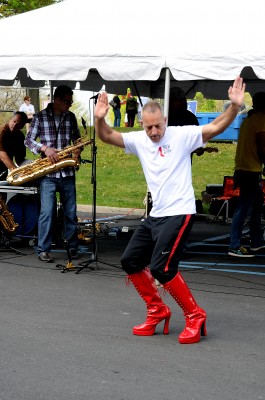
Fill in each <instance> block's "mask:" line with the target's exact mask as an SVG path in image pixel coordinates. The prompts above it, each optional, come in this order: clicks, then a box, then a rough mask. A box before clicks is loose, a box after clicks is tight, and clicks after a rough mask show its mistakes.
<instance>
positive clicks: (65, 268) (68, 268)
mask: <svg viewBox="0 0 265 400" xmlns="http://www.w3.org/2000/svg"><path fill="white" fill-rule="evenodd" d="M64 245H65V249H66V252H67V258H68V263H67V264H66V265H63V264H56V268H61V272H62V273H64V272H65V271H75V269H76V268H75V266H74V264H73V263H72V257H71V252H70V249H69V245H68V242H67V240H64Z"/></svg>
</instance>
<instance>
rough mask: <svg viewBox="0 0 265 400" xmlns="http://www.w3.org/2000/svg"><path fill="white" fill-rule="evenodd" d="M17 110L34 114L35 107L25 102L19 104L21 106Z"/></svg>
mask: <svg viewBox="0 0 265 400" xmlns="http://www.w3.org/2000/svg"><path fill="white" fill-rule="evenodd" d="M19 111H23V112H24V113H26V114H27V113H31V114H35V108H34V105H33V104H29V105H27V104H26V103H23V104H21V106H20V107H19Z"/></svg>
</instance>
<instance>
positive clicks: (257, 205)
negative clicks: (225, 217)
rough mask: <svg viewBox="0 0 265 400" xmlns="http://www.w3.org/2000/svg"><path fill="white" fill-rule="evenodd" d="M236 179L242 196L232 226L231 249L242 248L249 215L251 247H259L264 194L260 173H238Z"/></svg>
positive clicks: (261, 234)
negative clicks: (243, 233)
mask: <svg viewBox="0 0 265 400" xmlns="http://www.w3.org/2000/svg"><path fill="white" fill-rule="evenodd" d="M234 179H235V184H236V186H238V187H239V188H240V196H239V199H238V204H237V207H236V210H235V213H234V215H233V220H232V225H231V232H230V248H231V249H237V248H239V247H240V243H241V236H242V230H243V226H244V222H245V219H246V218H247V216H248V215H249V216H250V221H249V227H250V241H251V247H259V246H260V245H261V244H262V239H263V233H262V229H261V214H262V207H263V192H262V188H261V176H260V173H258V172H248V171H236V172H235V176H234Z"/></svg>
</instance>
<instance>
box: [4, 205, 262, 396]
mask: <svg viewBox="0 0 265 400" xmlns="http://www.w3.org/2000/svg"><path fill="white" fill-rule="evenodd" d="M142 211H143V210H124V209H114V210H113V209H112V210H107V209H106V210H105V209H98V212H97V234H96V240H95V242H93V241H92V239H93V232H92V238H91V210H88V209H84V208H81V207H80V208H79V218H80V226H81V228H80V229H81V230H84V232H85V235H87V237H85V238H84V239H82V240H80V246H79V259H78V260H73V261H72V263H73V266H74V267H75V269H73V270H70V269H66V270H65V271H64V272H63V273H62V270H63V268H62V267H58V266H57V265H58V264H60V265H62V266H66V267H67V265H71V264H68V263H69V260H68V259H67V253H66V251H65V249H63V247H60V246H59V245H58V246H57V247H56V246H54V248H53V251H52V255H53V256H54V258H55V262H54V263H48V264H46V263H42V262H41V261H39V260H38V259H37V257H36V254H35V250H34V247H31V246H30V245H29V244H28V243H27V241H25V240H21V239H19V238H16V237H14V238H12V240H11V241H10V245H11V246H12V247H14V248H15V249H16V250H17V251H15V250H12V249H10V248H4V247H3V246H2V248H1V249H0V258H1V265H0V271H1V280H0V285H1V290H0V296H1V307H0V310H1V311H0V316H1V322H0V354H1V357H0V365H1V374H0V399H1V400H11V399H12V400H39V399H41V400H72V399H75V400H87V399H88V400H107V399H111V400H138V399H145V400H149V399H150V400H151V399H152V400H162V399H165V400H176V399H179V400H192V399H194V400H213V399H214V400H230V399H231V400H256V399H265V383H264V362H265V346H264V332H265V322H264V314H265V312H264V311H265V305H264V298H265V265H264V260H265V253H262V252H261V253H260V254H258V255H256V256H255V257H253V258H249V259H239V258H236V257H231V256H228V255H227V249H228V243H229V230H230V225H229V224H227V223H226V224H225V223H223V222H220V221H219V222H214V221H212V220H210V219H208V218H205V217H201V218H200V217H198V218H197V219H196V221H195V224H194V227H193V229H192V232H191V234H190V238H189V241H188V243H187V247H186V251H185V254H184V255H183V259H182V260H181V263H180V270H181V272H182V274H183V276H184V277H185V279H186V280H187V282H188V284H189V286H190V288H191V290H192V292H193V294H194V297H195V298H196V300H197V302H198V303H199V304H200V305H201V306H202V307H203V308H205V310H206V311H207V314H208V319H207V330H208V336H207V337H205V338H202V340H201V341H200V342H199V343H197V344H193V345H181V344H179V343H178V340H177V338H178V334H179V333H180V332H181V330H182V329H183V327H184V318H183V315H182V313H181V310H180V308H179V307H178V306H177V304H176V303H175V302H174V300H173V299H172V298H171V297H170V296H169V295H168V294H165V293H163V291H162V290H161V292H162V296H163V299H164V301H165V302H166V303H167V304H168V305H169V306H170V308H171V309H172V311H173V312H172V318H171V321H170V322H171V323H170V333H169V335H163V334H162V330H163V326H162V324H160V325H158V326H157V329H156V334H155V335H154V336H150V337H137V336H134V335H132V327H133V326H134V325H136V324H139V323H141V322H143V321H144V320H145V315H146V309H145V304H144V303H143V301H142V299H141V298H140V297H139V295H138V294H137V292H136V291H135V289H134V287H133V285H129V286H128V285H126V279H125V278H126V277H125V274H124V272H123V271H122V270H121V267H120V262H119V260H120V256H121V254H122V252H123V250H124V248H125V246H126V245H127V243H128V240H129V238H130V236H131V234H132V233H133V231H134V230H135V229H136V227H137V226H138V224H139V223H140V220H141V218H142V217H143V212H142ZM244 242H245V244H246V245H248V230H247V226H246V229H245V237H244ZM20 252H22V253H20ZM80 266H82V268H81V269H78V267H80ZM77 272H78V273H77Z"/></svg>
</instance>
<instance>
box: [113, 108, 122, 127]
mask: <svg viewBox="0 0 265 400" xmlns="http://www.w3.org/2000/svg"><path fill="white" fill-rule="evenodd" d="M113 112H114V126H120V125H121V110H120V109H119V108H114V109H113Z"/></svg>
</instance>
